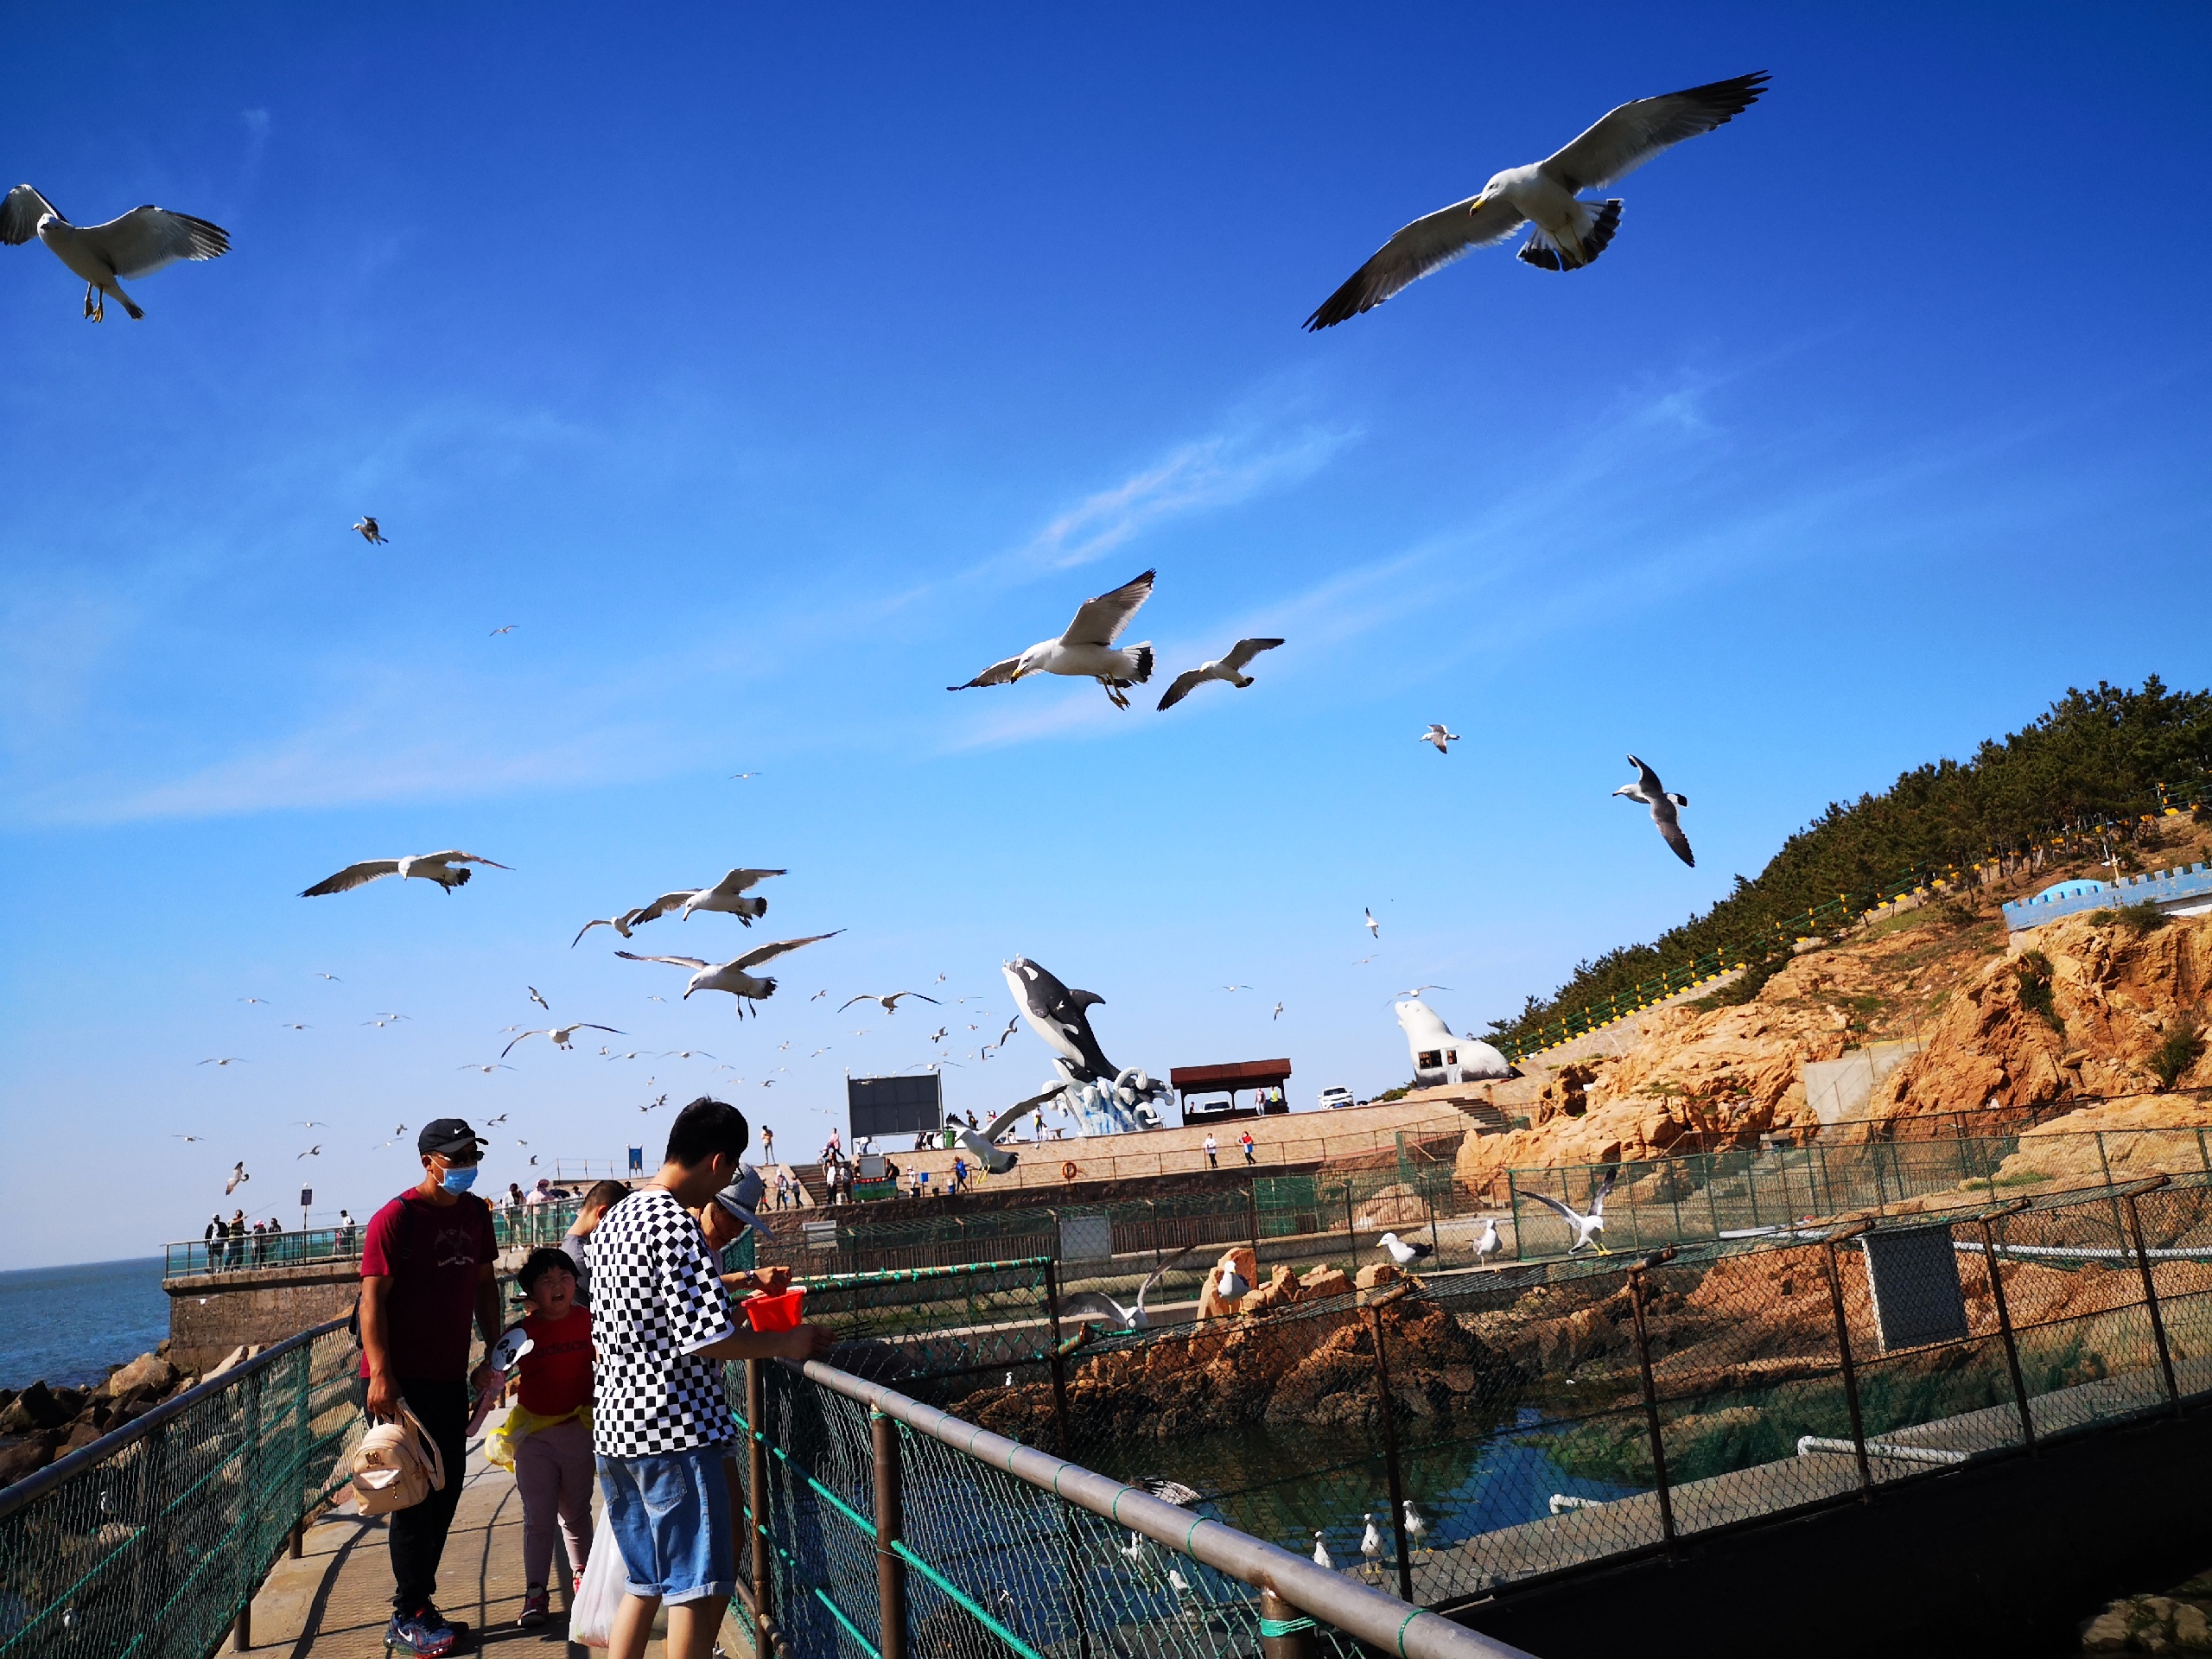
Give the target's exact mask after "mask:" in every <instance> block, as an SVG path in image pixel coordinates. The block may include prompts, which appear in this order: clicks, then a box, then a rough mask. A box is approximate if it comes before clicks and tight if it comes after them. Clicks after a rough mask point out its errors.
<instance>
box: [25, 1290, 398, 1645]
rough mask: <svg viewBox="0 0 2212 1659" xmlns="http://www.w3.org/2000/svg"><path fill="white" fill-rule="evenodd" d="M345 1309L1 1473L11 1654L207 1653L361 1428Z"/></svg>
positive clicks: (241, 1629)
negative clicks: (11, 1480)
mask: <svg viewBox="0 0 2212 1659" xmlns="http://www.w3.org/2000/svg"><path fill="white" fill-rule="evenodd" d="M355 1357H356V1351H355V1349H354V1347H353V1341H352V1338H350V1337H348V1336H347V1335H346V1325H345V1321H344V1320H342V1319H339V1320H333V1321H332V1322H331V1323H329V1324H327V1325H318V1326H316V1327H315V1329H314V1330H312V1331H307V1332H302V1333H301V1334H300V1335H298V1336H296V1337H294V1338H290V1339H289V1341H285V1342H282V1343H278V1344H276V1345H275V1346H274V1347H272V1348H270V1349H269V1350H268V1351H266V1352H264V1353H262V1354H259V1355H257V1356H256V1357H254V1358H252V1359H250V1360H248V1361H246V1362H245V1363H243V1364H241V1365H239V1366H238V1367H236V1368H234V1369H233V1370H228V1371H226V1372H224V1373H223V1374H222V1375H221V1376H217V1377H213V1378H211V1379H210V1380H209V1381H207V1382H206V1383H201V1384H200V1386H199V1387H197V1388H195V1389H189V1390H188V1391H187V1392H185V1393H183V1394H181V1395H178V1396H177V1397H176V1398H175V1399H174V1400H170V1401H167V1402H163V1403H162V1404H161V1405H159V1406H156V1407H155V1408H154V1409H153V1410H151V1411H149V1412H148V1413H147V1414H145V1415H144V1416H143V1417H140V1418H138V1419H137V1420H136V1421H133V1422H131V1423H130V1424H128V1425H126V1426H125V1427H123V1428H120V1429H118V1430H117V1431H116V1432H115V1433H111V1434H108V1435H106V1436H105V1437H103V1438H102V1439H100V1440H95V1441H94V1442H92V1445H90V1446H84V1447H81V1448H80V1449H79V1450H78V1451H75V1452H71V1453H70V1454H69V1455H68V1456H67V1457H65V1458H62V1459H60V1460H59V1461H58V1462H55V1463H54V1464H51V1465H48V1467H46V1468H44V1469H42V1470H41V1471H38V1472H37V1473H35V1474H34V1475H31V1476H29V1477H28V1478H25V1479H23V1480H21V1481H19V1482H17V1483H16V1484H14V1485H11V1486H9V1487H6V1488H5V1489H0V1659H48V1656H54V1655H62V1654H83V1655H87V1656H92V1655H97V1656H99V1659H205V1656H207V1654H209V1653H212V1652H213V1650H214V1649H215V1648H216V1647H217V1646H218V1644H219V1643H221V1642H222V1641H223V1639H224V1637H226V1635H230V1634H232V1633H233V1632H238V1633H240V1634H245V1626H244V1620H245V1616H246V1612H247V1610H248V1609H249V1608H250V1607H251V1604H252V1599H253V1594H254V1592H255V1590H256V1589H257V1588H258V1587H259V1586H260V1584H261V1581H262V1579H263V1577H264V1574H265V1573H267V1571H268V1569H269V1567H270V1565H271V1564H272V1563H273V1562H274V1561H275V1560H276V1559H277V1554H278V1552H279V1551H281V1550H283V1549H285V1548H287V1547H288V1545H289V1548H290V1549H291V1550H292V1552H293V1553H294V1554H297V1553H298V1550H299V1527H300V1524H301V1522H302V1518H303V1517H304V1516H307V1515H308V1514H309V1513H310V1512H311V1511H312V1510H314V1509H315V1507H316V1506H317V1505H318V1504H319V1503H321V1500H322V1499H323V1498H324V1497H326V1496H327V1494H328V1492H329V1491H330V1490H331V1489H332V1476H333V1473H334V1471H335V1470H336V1469H337V1467H338V1465H339V1461H340V1458H341V1457H342V1455H343V1454H344V1452H346V1449H347V1446H348V1445H349V1443H350V1442H351V1441H352V1440H353V1438H354V1436H355V1434H356V1433H358V1430H359V1426H360V1423H361V1416H360V1413H359V1411H358V1410H357V1409H356V1408H355V1407H354V1405H353V1396H352V1381H353V1361H354V1359H355Z"/></svg>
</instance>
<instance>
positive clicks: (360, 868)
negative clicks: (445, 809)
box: [300, 852, 508, 899]
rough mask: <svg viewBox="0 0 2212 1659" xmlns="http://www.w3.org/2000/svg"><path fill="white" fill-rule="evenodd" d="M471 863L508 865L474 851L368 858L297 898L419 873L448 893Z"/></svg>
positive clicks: (461, 882)
mask: <svg viewBox="0 0 2212 1659" xmlns="http://www.w3.org/2000/svg"><path fill="white" fill-rule="evenodd" d="M456 864H459V865H461V866H462V867H463V868H460V869H454V868H453V866H454V865H456ZM471 864H489V865H490V866H491V867H492V868H493V869H495V870H504V869H505V868H508V867H507V866H506V865H505V864H502V863H499V861H497V860H495V859H489V858H480V857H478V856H477V855H475V854H474V853H460V852H451V853H416V855H414V856H413V857H411V858H368V859H364V860H362V861H361V862H359V864H348V865H347V866H346V868H344V869H342V870H340V871H339V872H338V874H335V875H331V876H325V877H324V878H323V879H322V880H320V881H318V882H316V883H315V886H313V887H309V888H308V890H307V891H306V892H305V893H302V894H301V895H300V897H301V898H302V899H320V898H321V897H322V896H323V895H324V894H325V893H349V892H351V891H352V890H353V888H355V887H361V886H363V885H365V883H367V882H371V881H375V880H380V879H381V878H383V877H385V876H387V875H396V876H398V877H400V878H401V879H402V880H405V879H406V878H407V877H408V876H410V875H412V876H419V877H421V878H423V879H424V880H430V881H435V882H436V883H437V884H438V885H439V886H440V887H443V888H444V889H445V890H446V891H447V893H452V891H453V890H454V888H455V887H461V886H463V885H464V884H465V883H466V882H467V880H468V878H469V877H470V876H471V875H472V874H474V871H472V870H470V869H468V868H467V866H468V865H471Z"/></svg>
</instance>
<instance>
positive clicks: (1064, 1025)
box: [1005, 957, 1116, 1084]
mask: <svg viewBox="0 0 2212 1659" xmlns="http://www.w3.org/2000/svg"><path fill="white" fill-rule="evenodd" d="M1005 973H1006V982H1007V988H1008V989H1009V990H1011V991H1012V992H1013V993H1014V1001H1015V1002H1016V1003H1017V1005H1019V1007H1020V1009H1021V1014H1022V1017H1023V1018H1024V1019H1025V1020H1028V1022H1029V1028H1030V1030H1032V1031H1033V1032H1035V1033H1037V1034H1038V1035H1039V1037H1041V1038H1043V1039H1045V1042H1046V1046H1048V1047H1049V1048H1051V1049H1052V1052H1054V1053H1055V1054H1058V1055H1059V1056H1060V1057H1061V1058H1062V1059H1064V1060H1065V1061H1066V1062H1067V1065H1066V1066H1065V1070H1066V1071H1067V1072H1068V1074H1069V1076H1070V1077H1072V1078H1073V1079H1074V1081H1076V1082H1077V1083H1102V1084H1103V1083H1111V1082H1112V1081H1113V1080H1114V1077H1115V1076H1116V1071H1115V1068H1114V1063H1113V1062H1112V1061H1111V1060H1109V1059H1108V1058H1106V1055H1105V1052H1104V1051H1103V1050H1102V1049H1101V1048H1100V1047H1099V1046H1098V1039H1097V1037H1096V1034H1094V1033H1092V1031H1091V1029H1090V1014H1088V1013H1087V1012H1085V1010H1087V1009H1088V1008H1090V1007H1091V1006H1092V1004H1094V1003H1099V1002H1103V1001H1105V1000H1106V999H1105V998H1104V997H1103V996H1101V995H1098V993H1097V992H1096V991H1071V990H1070V989H1069V988H1067V987H1066V986H1065V985H1063V984H1062V983H1061V982H1059V981H1058V979H1057V978H1055V977H1054V976H1052V974H1051V973H1049V972H1047V971H1046V969H1042V968H1039V966H1038V965H1037V964H1036V963H1033V962H1032V961H1030V960H1029V958H1028V957H1015V958H1014V960H1013V961H1012V962H1009V963H1006V964H1005Z"/></svg>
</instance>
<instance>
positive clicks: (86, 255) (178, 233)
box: [0, 184, 231, 322]
mask: <svg viewBox="0 0 2212 1659" xmlns="http://www.w3.org/2000/svg"><path fill="white" fill-rule="evenodd" d="M33 237H36V238H38V239H39V240H40V241H41V242H43V243H45V244H46V245H47V246H48V247H49V248H51V249H52V250H53V251H54V257H55V258H57V259H59V260H60V262H61V263H62V264H65V265H67V266H68V267H69V269H70V270H73V271H75V272H76V273H77V275H79V277H83V278H84V279H85V315H86V316H88V317H90V318H91V319H92V321H94V322H105V321H106V320H107V296H109V295H111V294H112V295H114V296H115V298H116V302H117V303H118V304H119V305H121V306H122V307H123V308H124V310H125V311H128V312H129V313H130V315H131V316H132V317H133V318H134V319H137V318H143V317H144V315H146V314H145V313H144V312H143V311H142V310H140V309H139V308H138V304H137V301H135V300H133V299H132V298H131V297H130V296H129V295H128V294H126V293H124V291H123V289H122V286H121V284H120V283H118V281H117V278H118V277H130V279H131V280H132V281H134V282H135V281H137V279H138V278H139V277H150V276H152V275H153V274H154V273H155V272H156V271H157V270H161V269H162V267H163V266H164V265H173V264H175V263H176V262H177V261H178V260H180V259H219V258H220V257H222V256H223V255H225V254H226V253H228V252H229V251H231V238H230V232H227V231H226V230H224V228H223V227H222V226H219V225H210V224H209V223H208V222H207V220H206V219H194V217H193V216H192V215H191V214H190V213H171V212H169V210H168V208H166V207H154V206H152V205H151V204H150V203H149V205H148V206H146V207H133V208H132V209H131V210H130V212H129V213H125V214H124V215H123V217H122V218H120V219H110V220H108V222H107V223H106V224H105V225H72V224H71V223H70V222H69V221H68V220H67V219H64V218H62V217H61V214H60V210H59V209H57V208H56V207H54V204H53V203H52V202H50V201H48V200H47V199H46V198H45V197H44V196H42V195H41V194H39V193H38V192H37V191H35V190H34V189H33V188H31V187H30V186H29V185H28V184H19V185H17V186H16V188H14V189H12V190H10V192H9V193H8V194H7V197H6V199H5V200H0V242H4V243H6V244H7V245H9V246H10V247H11V248H12V247H16V246H18V245H21V244H22V243H25V242H28V241H29V240H30V239H31V238H33Z"/></svg>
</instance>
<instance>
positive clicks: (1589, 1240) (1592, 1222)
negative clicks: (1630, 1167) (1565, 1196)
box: [1529, 1175, 1613, 1255]
mask: <svg viewBox="0 0 2212 1659" xmlns="http://www.w3.org/2000/svg"><path fill="white" fill-rule="evenodd" d="M1612 1190H1613V1178H1612V1177H1611V1175H1608V1176H1606V1177H1605V1183H1604V1185H1601V1186H1599V1189H1598V1191H1597V1193H1596V1195H1595V1196H1594V1197H1592V1198H1591V1200H1590V1210H1589V1213H1588V1214H1584V1213H1583V1212H1582V1211H1580V1210H1577V1209H1575V1208H1574V1207H1573V1205H1566V1204H1561V1203H1560V1201H1559V1200H1558V1199H1557V1198H1548V1197H1547V1196H1546V1195H1545V1194H1543V1193H1541V1192H1531V1193H1529V1197H1530V1198H1534V1199H1535V1201H1536V1202H1537V1203H1538V1204H1541V1205H1543V1206H1544V1207H1545V1208H1546V1209H1548V1210H1556V1211H1559V1213H1560V1215H1561V1216H1563V1217H1566V1220H1567V1225H1568V1226H1570V1227H1572V1228H1573V1230H1574V1243H1572V1244H1570V1245H1568V1246H1567V1254H1568V1255H1574V1254H1575V1253H1576V1252H1577V1251H1578V1250H1580V1249H1584V1248H1586V1246H1589V1245H1592V1244H1598V1235H1599V1234H1600V1233H1602V1232H1604V1231H1605V1194H1607V1193H1608V1192H1611V1191H1612ZM1598 1254H1599V1255H1611V1254H1612V1252H1611V1251H1610V1250H1608V1249H1606V1248H1605V1246H1604V1245H1602V1244H1598Z"/></svg>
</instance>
